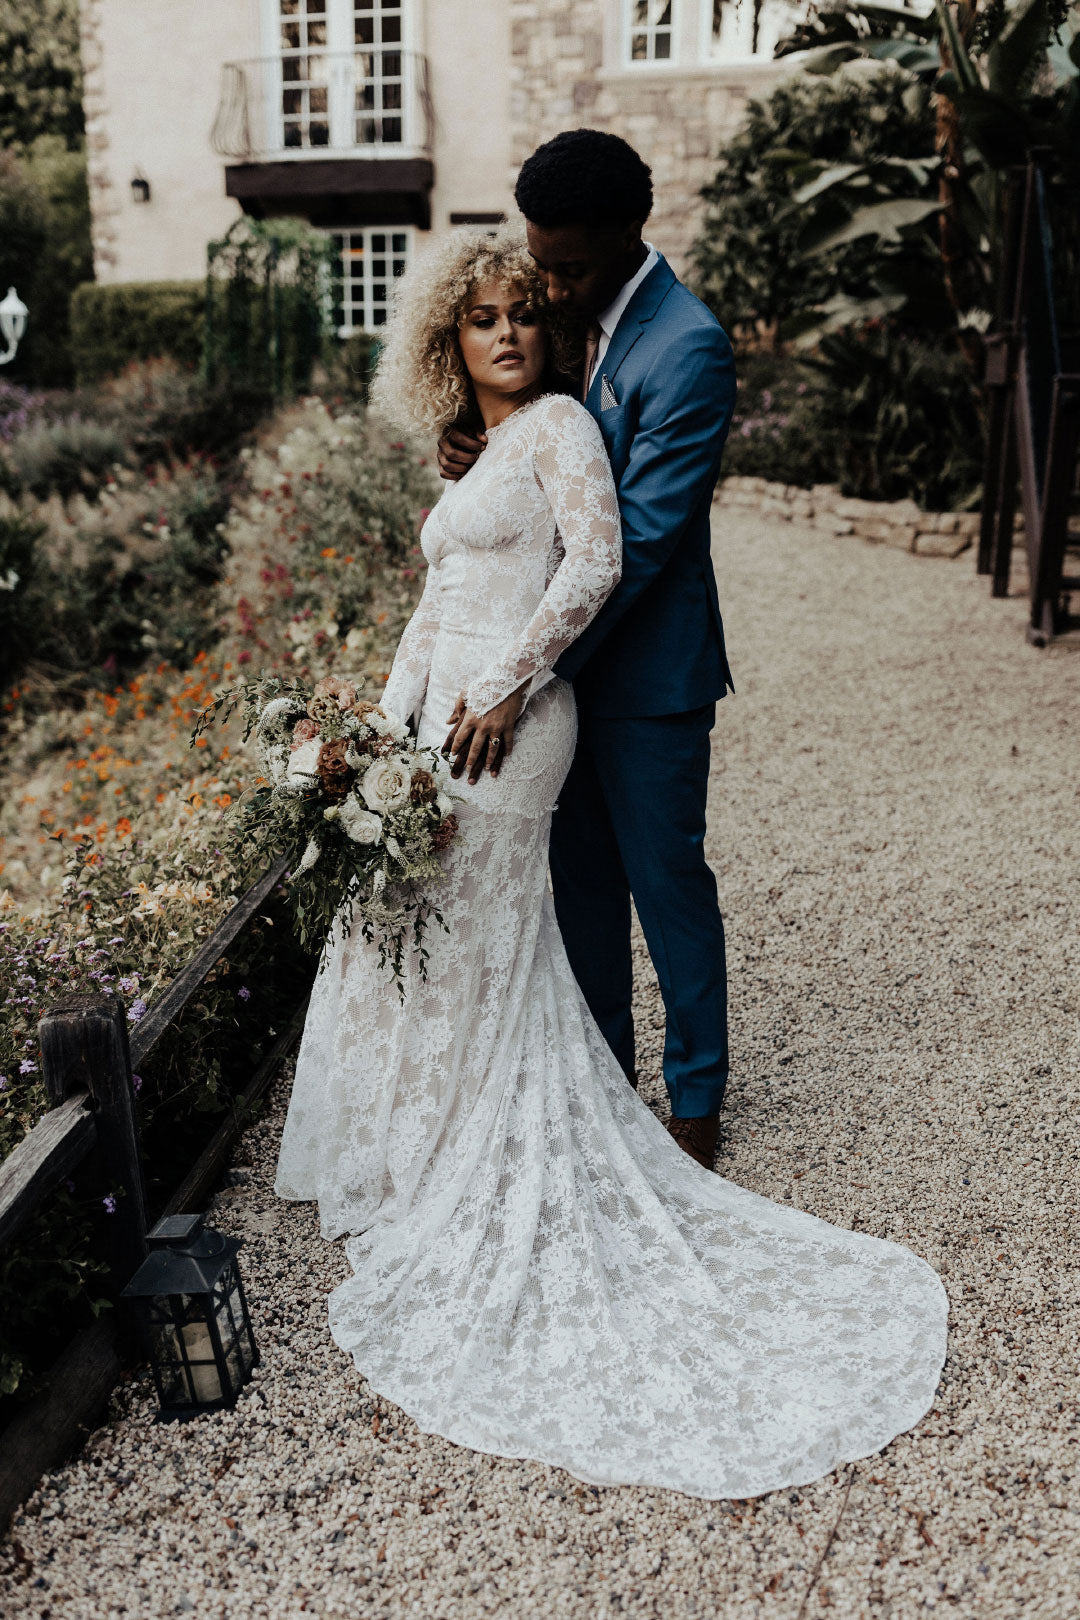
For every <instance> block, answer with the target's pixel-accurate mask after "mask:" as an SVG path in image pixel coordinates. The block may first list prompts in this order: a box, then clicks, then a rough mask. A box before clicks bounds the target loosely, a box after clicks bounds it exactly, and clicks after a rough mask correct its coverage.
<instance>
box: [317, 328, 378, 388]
mask: <svg viewBox="0 0 1080 1620" xmlns="http://www.w3.org/2000/svg"><path fill="white" fill-rule="evenodd" d="M379 348H380V344H379V339H378V338H377V337H375V336H374V335H373V334H372V333H371V332H352V333H351V334H350V335H349V336H348V337H347V338H344V339H343V340H342V341H341V342H339V343H338V345H337V348H336V349H335V350H334V351H333V353H332V356H331V359H330V363H329V365H328V366H327V380H328V384H329V387H330V389H331V390H332V391H336V392H337V393H339V394H341V395H342V397H343V398H344V399H347V400H351V401H353V402H354V403H355V404H357V405H366V404H367V402H368V394H369V392H370V389H371V376H372V373H373V371H374V370H375V362H376V360H377V359H378V357H379Z"/></svg>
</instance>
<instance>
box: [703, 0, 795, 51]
mask: <svg viewBox="0 0 1080 1620" xmlns="http://www.w3.org/2000/svg"><path fill="white" fill-rule="evenodd" d="M711 8H712V26H711V30H710V36H709V56H710V59H711V60H712V61H714V62H746V61H750V60H752V59H753V58H758V59H760V58H761V57H765V58H766V59H771V58H772V54H773V51H774V50H775V48H776V42H777V40H778V39H780V38H781V37H782V36H783V35H784V34H785V33H788V32H790V29H791V26H792V24H793V22H794V21H795V17H796V7H795V6H793V5H792V4H790V3H789V0H711Z"/></svg>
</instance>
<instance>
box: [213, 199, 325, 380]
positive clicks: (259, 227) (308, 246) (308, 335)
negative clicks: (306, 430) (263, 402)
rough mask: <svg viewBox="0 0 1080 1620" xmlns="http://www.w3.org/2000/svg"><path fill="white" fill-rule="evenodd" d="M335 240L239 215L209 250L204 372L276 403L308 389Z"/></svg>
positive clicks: (296, 223) (302, 224)
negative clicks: (239, 381)
mask: <svg viewBox="0 0 1080 1620" xmlns="http://www.w3.org/2000/svg"><path fill="white" fill-rule="evenodd" d="M335 262H336V254H335V250H334V245H333V239H332V238H331V237H329V236H327V235H326V234H325V233H324V232H322V231H318V230H314V229H313V228H312V227H311V225H310V224H309V223H308V221H307V220H305V219H298V218H297V219H293V218H288V217H284V218H275V219H270V220H256V219H251V218H250V217H249V216H248V215H246V214H244V215H241V217H240V218H239V219H238V220H236V221H235V222H234V223H233V225H231V226H230V228H229V230H228V231H227V232H226V234H225V236H224V237H223V238H222V239H221V241H219V242H211V243H210V244H209V247H208V248H207V274H206V305H205V308H206V338H205V373H206V377H207V379H208V381H209V382H210V383H211V384H216V383H217V382H219V381H220V380H221V379H223V378H227V377H242V378H244V379H245V380H246V381H247V382H248V383H249V384H252V385H254V386H256V387H258V388H260V389H263V390H264V391H265V392H267V393H269V394H272V395H273V396H274V397H275V398H288V397H289V396H290V395H293V394H296V393H298V392H302V391H304V390H305V389H307V388H309V387H310V386H311V379H312V373H313V370H314V368H315V366H316V365H317V364H318V363H319V362H320V361H321V360H322V358H323V354H324V349H325V345H326V339H327V315H328V310H329V300H328V296H327V294H328V290H329V286H330V278H331V273H332V268H333V265H334V264H335Z"/></svg>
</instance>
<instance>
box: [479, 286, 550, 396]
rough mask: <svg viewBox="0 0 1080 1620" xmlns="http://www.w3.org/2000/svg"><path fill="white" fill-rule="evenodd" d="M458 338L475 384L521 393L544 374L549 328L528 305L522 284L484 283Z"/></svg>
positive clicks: (501, 391)
mask: <svg viewBox="0 0 1080 1620" xmlns="http://www.w3.org/2000/svg"><path fill="white" fill-rule="evenodd" d="M458 341H459V342H460V344H461V356H462V359H463V360H464V362H465V369H466V371H467V372H468V373H469V376H470V377H471V378H472V381H473V386H474V387H475V388H479V389H482V390H483V389H490V390H491V391H492V392H493V393H497V394H518V393H521V391H522V390H523V389H525V388H530V387H532V386H533V385H534V384H535V383H538V382H539V381H540V378H541V377H542V376H543V374H544V364H545V361H546V359H547V339H546V337H545V334H544V328H543V326H542V325H541V323H540V319H539V316H537V315H536V313H535V312H534V311H532V310H530V309H529V308H528V306H527V304H526V302H525V299H524V297H523V295H522V291H521V288H520V287H504V286H502V285H501V284H500V283H498V282H495V281H487V282H482V283H481V284H480V285H479V286H478V287H477V288H476V289H475V291H474V292H473V294H472V296H471V298H470V299H469V302H468V306H467V308H466V310H465V313H464V315H463V316H462V318H461V321H460V324H459V326H458Z"/></svg>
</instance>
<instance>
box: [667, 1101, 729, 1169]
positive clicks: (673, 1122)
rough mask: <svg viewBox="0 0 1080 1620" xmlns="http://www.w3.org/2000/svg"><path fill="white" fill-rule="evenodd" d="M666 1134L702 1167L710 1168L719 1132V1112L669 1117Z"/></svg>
mask: <svg viewBox="0 0 1080 1620" xmlns="http://www.w3.org/2000/svg"><path fill="white" fill-rule="evenodd" d="M668 1134H669V1135H671V1136H673V1137H674V1138H675V1140H676V1142H678V1144H679V1146H680V1147H681V1148H682V1150H683V1152H684V1153H689V1155H690V1157H691V1158H692V1159H696V1160H697V1162H698V1164H700V1165H702V1166H703V1167H704V1169H706V1170H711V1169H712V1167H713V1160H714V1159H715V1158H716V1139H717V1137H718V1136H719V1134H720V1116H719V1114H705V1115H704V1116H703V1118H701V1119H669V1120H668Z"/></svg>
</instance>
